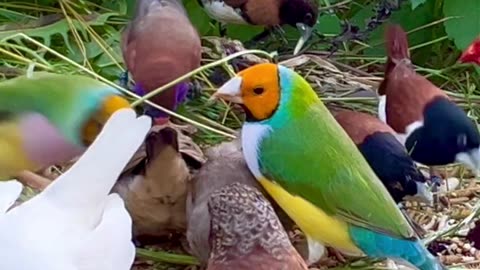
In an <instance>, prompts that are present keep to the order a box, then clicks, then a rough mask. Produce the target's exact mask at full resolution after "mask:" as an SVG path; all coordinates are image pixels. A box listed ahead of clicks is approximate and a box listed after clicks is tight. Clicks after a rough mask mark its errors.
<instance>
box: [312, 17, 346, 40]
mask: <svg viewBox="0 0 480 270" xmlns="http://www.w3.org/2000/svg"><path fill="white" fill-rule="evenodd" d="M315 28H316V29H317V31H318V32H320V33H322V34H329V35H338V34H340V33H341V32H342V27H341V25H340V19H338V17H337V15H335V14H326V15H323V16H321V17H320V18H319V19H318V23H317V25H316V27H315Z"/></svg>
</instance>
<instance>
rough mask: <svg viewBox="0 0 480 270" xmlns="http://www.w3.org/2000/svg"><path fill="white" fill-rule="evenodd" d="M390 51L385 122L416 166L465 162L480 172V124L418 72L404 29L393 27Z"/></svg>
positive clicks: (383, 96) (382, 108) (383, 92)
mask: <svg viewBox="0 0 480 270" xmlns="http://www.w3.org/2000/svg"><path fill="white" fill-rule="evenodd" d="M386 48H387V53H388V59H387V64H386V67H385V78H384V80H383V82H382V83H381V85H380V87H379V89H378V93H379V95H380V102H379V105H378V115H379V118H380V119H381V120H382V121H383V122H385V123H387V124H388V125H390V126H391V127H392V128H393V129H394V130H395V132H397V134H398V135H397V138H398V139H399V141H400V142H401V143H402V144H404V145H405V147H406V148H407V151H408V152H409V153H410V155H411V156H412V158H413V160H415V161H416V162H419V163H422V164H424V165H428V166H436V165H446V164H449V163H454V162H461V163H463V164H464V165H466V166H468V167H469V168H470V169H472V170H474V171H477V170H478V169H480V150H479V146H480V135H479V132H478V129H477V126H476V125H475V123H474V122H473V121H472V120H471V119H469V118H468V116H467V115H466V113H465V112H464V111H463V110H462V109H461V108H460V107H458V106H457V105H456V104H455V103H454V102H453V101H451V100H450V98H449V97H448V96H447V94H446V93H445V92H443V91H442V90H441V89H439V88H438V87H436V86H435V85H434V84H433V83H431V82H430V81H429V80H427V79H426V78H425V77H423V76H421V75H419V74H417V73H416V72H415V70H414V68H413V66H412V63H411V60H410V52H409V49H408V40H407V34H406V33H405V31H404V30H403V29H402V28H401V27H400V26H399V25H390V26H388V27H387V29H386ZM432 175H433V169H432V168H431V176H432Z"/></svg>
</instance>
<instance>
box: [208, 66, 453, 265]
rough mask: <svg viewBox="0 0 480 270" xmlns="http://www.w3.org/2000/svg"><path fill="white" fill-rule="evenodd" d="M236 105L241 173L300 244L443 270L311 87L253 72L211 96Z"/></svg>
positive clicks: (286, 74) (274, 69)
mask: <svg viewBox="0 0 480 270" xmlns="http://www.w3.org/2000/svg"><path fill="white" fill-rule="evenodd" d="M213 98H223V99H225V100H227V101H231V102H234V103H239V104H241V106H242V107H243V108H244V110H245V113H246V122H245V123H244V124H243V127H242V146H243V154H244V157H245V160H246V162H247V165H248V167H249V169H250V171H251V172H252V173H253V175H254V176H255V177H256V179H257V180H258V181H260V183H261V185H262V186H263V187H264V188H265V189H266V190H267V192H268V193H269V194H270V195H271V196H272V198H273V199H274V200H275V201H276V202H277V203H278V204H279V205H280V206H281V207H282V208H283V210H285V212H286V213H287V214H288V215H289V216H290V217H291V218H292V220H294V221H295V222H296V223H297V225H298V226H299V227H300V229H301V230H302V231H303V232H304V233H305V234H306V236H307V238H308V239H313V241H316V242H320V243H322V244H325V245H327V246H331V247H334V248H336V249H338V250H340V251H342V252H344V253H347V254H351V255H363V254H364V255H367V256H369V257H387V258H391V259H394V260H398V261H404V262H408V263H409V264H412V265H414V266H416V267H417V268H419V269H421V270H430V269H444V267H443V265H442V264H441V263H440V262H439V261H438V260H437V259H436V258H435V257H434V256H433V255H432V254H430V253H429V252H428V251H427V249H426V248H425V247H424V246H423V244H422V242H421V241H420V240H419V239H418V237H417V235H416V234H415V232H414V231H413V229H412V228H411V226H410V225H409V223H408V222H407V220H406V219H405V217H404V216H403V215H402V213H401V212H400V210H399V209H398V208H397V206H396V204H395V201H394V200H393V199H392V197H391V196H390V194H389V193H388V191H387V190H386V188H385V187H384V186H383V184H382V182H381V181H380V180H379V179H378V177H377V176H376V175H375V172H374V171H373V170H372V169H371V168H370V166H369V164H368V162H367V161H366V160H365V158H364V157H363V156H362V154H361V153H360V151H359V150H358V149H357V147H356V146H355V144H354V143H353V141H352V140H351V139H350V138H349V137H348V135H347V133H346V132H345V131H344V130H343V129H342V127H341V126H340V125H339V124H338V123H337V122H336V121H335V118H334V117H333V116H332V115H331V114H330V112H329V111H328V110H327V108H326V107H325V105H324V104H323V103H322V101H321V100H320V99H319V97H318V96H317V95H316V93H315V92H314V91H313V89H312V88H311V86H310V85H309V84H308V83H307V81H306V80H305V79H303V78H302V77H301V76H300V75H299V74H297V73H296V72H294V71H293V70H291V69H289V68H286V67H284V66H281V65H276V64H270V63H267V64H259V65H255V66H253V67H250V68H248V69H245V70H243V71H242V72H240V73H238V74H237V76H235V77H233V78H232V79H230V80H229V81H228V82H227V83H225V84H224V85H223V86H222V87H220V88H219V89H218V90H217V92H216V93H215V94H214V96H213Z"/></svg>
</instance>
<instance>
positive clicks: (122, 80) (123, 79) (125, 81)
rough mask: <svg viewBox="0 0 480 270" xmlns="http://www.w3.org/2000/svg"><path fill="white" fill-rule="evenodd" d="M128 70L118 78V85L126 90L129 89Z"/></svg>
mask: <svg viewBox="0 0 480 270" xmlns="http://www.w3.org/2000/svg"><path fill="white" fill-rule="evenodd" d="M128 78H129V77H128V70H125V71H124V72H122V73H120V76H119V78H118V84H119V85H120V86H121V87H123V88H125V89H128Z"/></svg>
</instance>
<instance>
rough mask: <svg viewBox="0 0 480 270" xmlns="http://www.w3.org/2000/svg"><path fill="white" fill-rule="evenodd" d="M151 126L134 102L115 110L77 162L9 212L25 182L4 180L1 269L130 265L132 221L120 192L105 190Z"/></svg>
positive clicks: (85, 269)
mask: <svg viewBox="0 0 480 270" xmlns="http://www.w3.org/2000/svg"><path fill="white" fill-rule="evenodd" d="M150 125H151V120H150V118H148V117H146V116H141V117H139V118H137V117H136V114H135V112H134V111H133V110H131V109H122V110H120V111H118V112H116V113H115V114H114V115H112V116H111V118H110V119H109V121H108V122H107V123H106V124H105V126H104V128H103V130H102V132H101V133H100V134H99V135H98V137H97V139H96V140H95V142H94V143H93V144H92V145H91V146H90V147H89V148H88V149H87V151H86V152H85V153H84V154H83V155H82V156H81V157H80V159H79V160H78V161H77V162H76V163H75V164H74V166H72V167H71V168H70V169H69V170H68V171H67V172H65V173H64V174H63V175H62V176H60V177H59V178H57V180H55V181H54V182H52V184H50V185H49V186H48V187H47V188H46V189H45V190H44V191H43V192H41V193H40V194H38V195H37V196H35V197H34V198H32V199H30V200H29V201H27V202H25V203H23V204H21V205H20V206H17V207H15V208H13V209H12V210H10V211H7V210H8V208H10V206H11V205H12V204H13V203H14V201H15V200H16V199H17V198H18V196H19V195H20V193H21V190H22V185H21V184H20V183H19V182H17V181H9V182H1V183H0V254H1V255H0V269H9V270H127V269H130V268H131V266H132V263H133V260H134V257H135V247H134V245H133V243H132V240H131V238H132V233H131V232H132V220H131V218H130V216H129V214H128V212H127V211H126V209H125V206H124V203H123V201H122V199H121V198H120V197H119V196H118V195H117V194H110V195H109V193H110V190H111V188H112V186H113V185H114V183H115V181H116V180H117V178H118V176H119V175H120V173H121V171H122V170H123V168H124V167H125V165H126V164H127V162H128V161H129V160H130V158H131V157H132V156H133V154H134V153H135V151H136V150H137V149H138V148H139V147H140V145H141V144H142V142H143V140H144V139H145V136H146V134H147V132H148V131H149V129H150Z"/></svg>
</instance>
